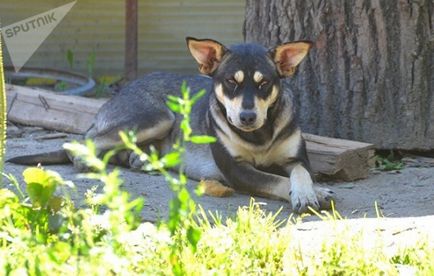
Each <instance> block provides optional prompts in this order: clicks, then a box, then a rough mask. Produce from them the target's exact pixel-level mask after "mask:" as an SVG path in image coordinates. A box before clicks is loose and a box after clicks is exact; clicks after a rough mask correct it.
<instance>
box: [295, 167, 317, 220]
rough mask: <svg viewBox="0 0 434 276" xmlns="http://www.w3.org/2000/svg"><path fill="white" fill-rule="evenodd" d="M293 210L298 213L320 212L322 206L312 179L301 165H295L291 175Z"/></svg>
mask: <svg viewBox="0 0 434 276" xmlns="http://www.w3.org/2000/svg"><path fill="white" fill-rule="evenodd" d="M289 178H290V181H291V203H292V209H293V210H294V211H295V212H297V213H304V212H307V211H308V210H309V209H308V207H309V206H310V207H311V208H313V209H315V210H318V209H319V207H320V204H319V203H318V199H317V196H316V193H315V191H314V188H313V181H312V178H311V176H310V174H309V172H308V171H307V169H306V168H305V167H304V166H303V165H302V164H301V163H299V164H297V165H295V167H294V168H292V170H291V174H290V177H289Z"/></svg>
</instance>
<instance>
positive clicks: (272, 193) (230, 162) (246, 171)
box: [211, 143, 291, 201]
mask: <svg viewBox="0 0 434 276" xmlns="http://www.w3.org/2000/svg"><path fill="white" fill-rule="evenodd" d="M211 150H212V154H213V157H214V160H215V162H216V164H217V166H218V168H219V169H220V172H221V173H222V174H223V176H224V178H225V180H226V182H227V184H228V185H229V186H231V187H233V188H234V189H235V190H239V191H243V192H247V193H249V194H252V195H257V196H264V197H268V198H279V199H284V200H286V201H290V196H289V193H290V190H291V187H290V183H289V179H288V178H287V177H283V176H280V175H276V174H271V173H267V172H264V171H261V170H258V169H256V168H255V167H253V166H252V165H251V164H249V163H247V162H240V161H236V160H235V159H234V158H233V157H232V156H231V155H230V154H229V153H228V152H227V150H226V149H225V148H224V147H223V146H222V145H221V144H220V143H214V144H211Z"/></svg>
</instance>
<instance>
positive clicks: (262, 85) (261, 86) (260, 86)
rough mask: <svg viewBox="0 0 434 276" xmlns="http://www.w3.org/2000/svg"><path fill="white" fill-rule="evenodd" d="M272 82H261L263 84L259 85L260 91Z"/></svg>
mask: <svg viewBox="0 0 434 276" xmlns="http://www.w3.org/2000/svg"><path fill="white" fill-rule="evenodd" d="M269 83H270V82H269V81H267V80H263V81H261V83H259V86H258V87H259V89H262V88H263V87H264V86H266V85H267V84H269Z"/></svg>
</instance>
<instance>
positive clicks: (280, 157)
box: [217, 130, 301, 166]
mask: <svg viewBox="0 0 434 276" xmlns="http://www.w3.org/2000/svg"><path fill="white" fill-rule="evenodd" d="M217 136H218V138H219V140H220V142H221V143H222V144H223V145H224V146H225V148H226V149H227V150H228V152H229V154H230V155H231V156H232V157H233V158H235V159H236V160H237V161H245V162H248V163H251V164H253V165H254V166H271V165H273V164H277V165H280V164H284V163H286V162H287V161H288V160H290V159H292V158H294V157H295V156H296V155H297V152H298V149H299V147H300V143H301V132H300V131H299V130H297V131H295V132H294V133H293V134H292V135H291V136H289V137H288V138H286V139H283V140H279V141H270V142H269V143H266V144H265V145H260V146H258V145H254V144H251V143H248V142H246V141H244V140H242V139H241V138H239V137H237V136H236V135H230V136H228V135H225V134H223V133H221V132H220V133H219V131H218V132H217Z"/></svg>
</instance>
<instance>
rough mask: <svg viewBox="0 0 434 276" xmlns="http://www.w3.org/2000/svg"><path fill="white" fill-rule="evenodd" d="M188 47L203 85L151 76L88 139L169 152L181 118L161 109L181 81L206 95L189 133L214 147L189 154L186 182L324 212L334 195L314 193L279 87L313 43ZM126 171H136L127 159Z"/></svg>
mask: <svg viewBox="0 0 434 276" xmlns="http://www.w3.org/2000/svg"><path fill="white" fill-rule="evenodd" d="M187 44H188V48H189V49H190V52H191V54H192V55H193V57H194V59H195V60H196V61H197V62H198V64H199V70H200V72H201V73H202V74H204V75H207V76H209V77H206V76H181V75H176V74H169V73H152V74H149V75H146V76H144V77H143V78H140V79H138V80H136V81H133V82H131V83H130V84H128V85H127V86H126V87H125V88H124V89H123V90H122V91H121V92H120V93H119V94H117V95H116V96H115V97H113V98H112V99H111V100H110V101H108V102H107V103H106V104H105V105H104V106H103V107H102V108H101V109H100V110H99V112H98V114H97V115H96V118H95V121H94V124H93V125H92V127H91V128H90V129H89V131H88V132H87V135H86V137H87V138H90V139H93V140H94V142H95V143H96V146H97V148H98V149H99V150H100V151H104V150H107V149H109V148H111V147H113V146H115V145H116V144H119V143H120V140H119V137H118V132H119V131H120V130H127V129H134V130H136V133H137V140H138V142H139V143H140V144H141V145H142V146H146V145H149V144H153V145H157V146H158V148H159V150H160V151H162V152H163V153H164V152H168V151H169V150H170V145H171V144H172V143H173V142H174V140H175V139H176V137H177V135H178V134H179V127H178V122H179V119H180V118H179V115H177V114H175V113H173V112H172V111H170V110H169V109H168V108H167V107H166V105H165V102H166V99H167V95H169V94H176V93H177V91H179V87H180V86H181V83H182V81H183V80H186V81H187V84H188V85H189V86H190V87H191V91H198V90H199V89H202V88H205V89H207V90H208V93H207V94H206V96H205V97H203V98H201V99H200V100H199V102H198V103H197V104H196V105H195V106H194V108H193V111H192V118H191V124H192V128H193V131H194V132H195V133H197V134H199V133H202V134H208V135H212V136H215V137H217V139H218V142H216V143H213V144H210V145H189V146H188V148H187V151H186V154H185V157H184V158H185V160H184V162H185V169H186V173H187V175H188V176H189V177H190V178H192V179H212V180H218V181H221V182H223V183H224V184H226V185H228V186H230V187H233V188H234V189H235V190H239V191H242V192H247V193H249V194H252V195H260V196H265V197H271V198H280V199H284V200H287V201H290V202H291V203H292V208H293V210H294V211H295V212H299V213H300V212H305V211H307V209H308V206H310V207H312V208H314V209H319V208H320V207H324V206H328V205H329V204H330V200H331V193H332V192H331V191H329V190H327V189H322V188H318V187H317V188H314V186H313V181H312V177H311V173H310V166H309V161H308V158H307V155H306V147H305V142H304V140H303V138H302V136H301V131H300V129H299V128H298V126H297V124H296V122H295V120H294V112H293V107H292V102H291V95H289V92H288V91H283V90H282V87H281V79H282V78H285V77H288V76H290V75H292V74H293V72H294V70H295V68H296V66H297V65H298V64H299V63H300V62H301V61H302V60H303V58H304V57H305V56H306V55H307V53H308V52H309V49H310V47H311V43H309V42H305V41H299V42H292V43H285V44H283V45H280V46H277V47H276V48H274V49H272V50H267V49H265V48H264V47H262V46H260V45H257V44H239V45H235V46H232V47H230V48H226V47H225V46H223V45H222V44H220V43H219V42H217V41H214V40H210V39H201V40H199V39H195V38H187ZM210 77H211V78H210ZM67 160H68V156H67V154H66V153H65V152H62V151H58V152H56V153H47V154H37V155H32V156H21V157H16V158H13V159H11V160H9V161H10V162H13V163H20V164H35V163H38V162H41V163H42V164H50V163H51V164H52V163H60V162H65V161H67ZM72 161H75V162H74V163H75V165H76V166H79V165H80V162H78V161H77V160H72ZM129 165H130V166H131V167H133V168H137V167H141V166H142V164H141V162H140V161H139V159H138V158H137V156H135V155H133V154H131V155H130V156H129Z"/></svg>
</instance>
